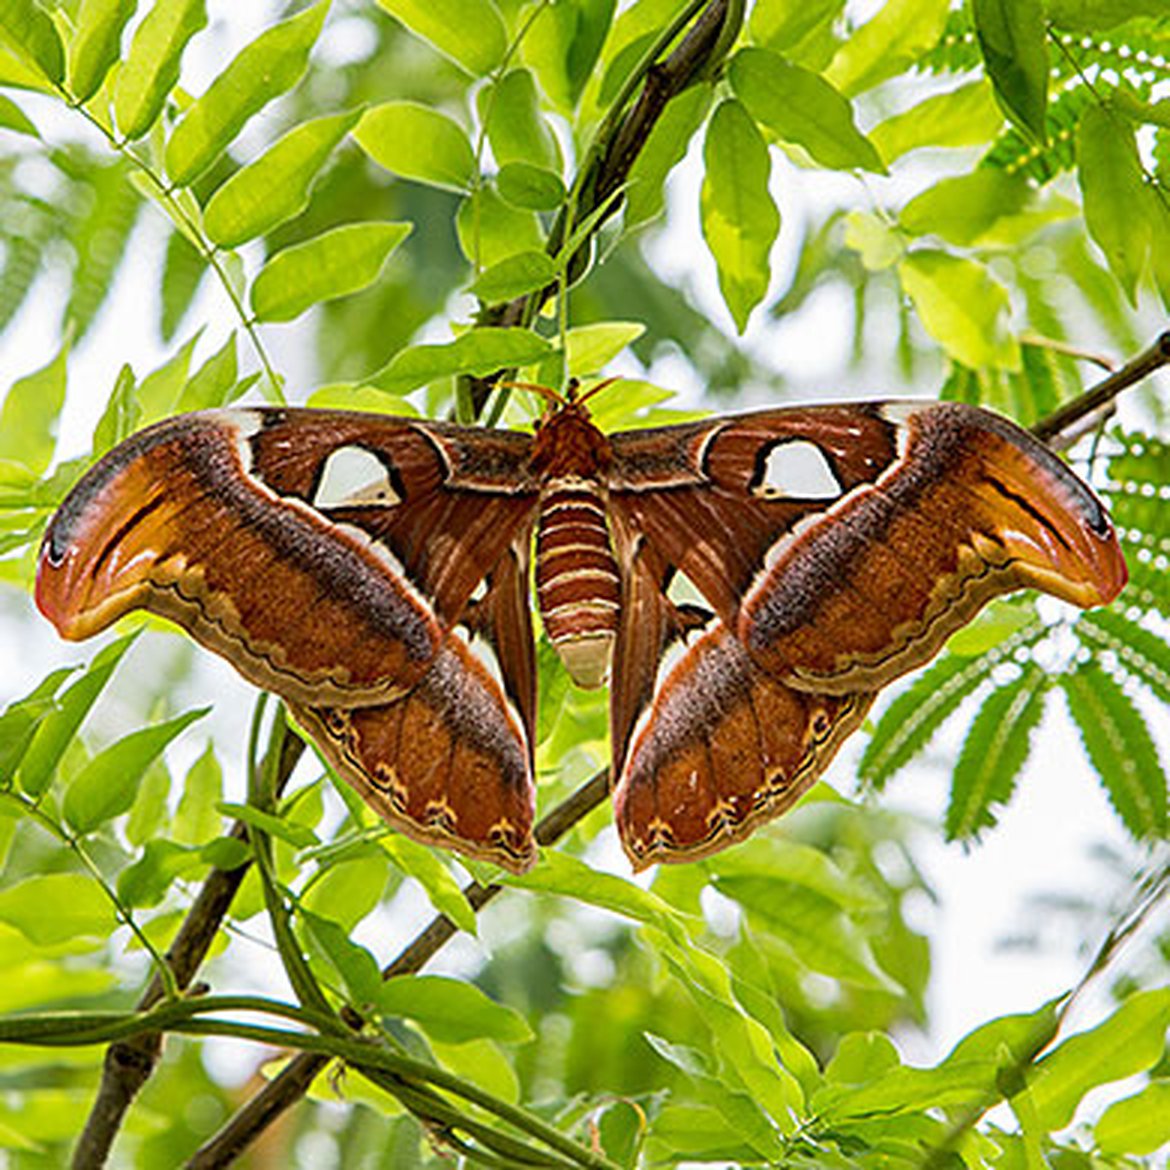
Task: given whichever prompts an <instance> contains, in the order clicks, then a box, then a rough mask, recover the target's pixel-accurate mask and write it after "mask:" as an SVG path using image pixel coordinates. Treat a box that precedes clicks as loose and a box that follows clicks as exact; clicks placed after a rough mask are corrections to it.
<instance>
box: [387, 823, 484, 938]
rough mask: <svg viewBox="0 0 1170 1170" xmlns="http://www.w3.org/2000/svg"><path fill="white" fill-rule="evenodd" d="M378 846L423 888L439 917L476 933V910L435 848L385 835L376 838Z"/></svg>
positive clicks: (390, 834) (399, 835)
mask: <svg viewBox="0 0 1170 1170" xmlns="http://www.w3.org/2000/svg"><path fill="white" fill-rule="evenodd" d="M378 844H379V845H380V846H381V847H382V849H384V850H385V852H386V856H387V857H389V858H390V860H391V861H392V862H393V863H394V864H395V865H396V866H397V867H398V868H399V869H400V870H401V871H402V872H403V873H404V874H406V875H407V876H408V877H412V878H414V880H415V881H416V882H418V884H419V885H420V886H422V888H423V890H425V891H426V895H427V897H428V898H429V899H430V901H431V905H432V906H433V907H434V908H435V910H436V911H437V912H438V913H439V914H445V915H446V916H447V917H448V918H450V919H451V921H452V922H453V923H455V925H456V926H457V927H459V929H460V930H465V931H466V932H467V933H468V934H471V935H474V934H475V932H476V928H477V926H478V922H477V919H476V916H475V911H474V910H473V909H472V908H471V905H470V904H469V903H468V901H467V897H466V895H465V894H464V893H463V890H462V889H461V888H460V886H459V883H458V882H457V881H456V880H455V877H454V875H453V874H452V873H451V871H450V869H448V868H447V865H446V864H445V863H444V862H443V861H442V860H441V859H440V857H439V855H438V853H437V852H436V851H435V850H434V849H430V848H428V847H427V846H426V845H420V844H419V843H418V842H417V841H412V840H411V839H410V838H409V837H404V836H403V835H402V834H401V833H387V834H386V835H385V836H383V837H381V838H380V839H379V841H378Z"/></svg>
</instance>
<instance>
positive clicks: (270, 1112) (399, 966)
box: [186, 772, 609, 1170]
mask: <svg viewBox="0 0 1170 1170" xmlns="http://www.w3.org/2000/svg"><path fill="white" fill-rule="evenodd" d="M608 792H609V773H608V772H598V773H597V774H596V775H595V776H593V777H592V778H591V779H590V780H588V781H586V782H585V783H584V784H583V785H582V786H581V787H580V788H578V789H577V791H576V792H574V793H573V794H572V795H571V796H569V797H567V798H566V799H565V800H563V801H561V803H560V804H558V805H557V806H556V807H555V808H553V809H551V810H550V811H549V812H548V813H547V814H546V815H545V816H544V817H542V818H541V820H540V822H539V823H538V824H537V826H536V830H535V836H536V840H537V843H538V844H540V845H552V844H554V843H555V842H556V841H558V840H560V838H561V837H563V836H564V835H565V834H566V833H567V832H568V831H569V830H570V829H571V828H572V827H573V826H574V825H576V824H577V823H578V822H579V821H580V820H582V819H583V818H584V817H585V816H587V815H588V814H589V813H591V812H592V811H593V810H594V809H595V808H596V807H597V806H598V805H599V804H601V802H602V801H604V800H605V798H606V796H607V795H608ZM502 891H503V887H502V886H499V885H495V884H492V885H488V886H484V885H480V883H479V882H471V883H470V884H468V885H467V886H466V887H465V888H464V891H463V892H464V895H465V896H466V898H467V901H468V902H469V903H470V905H471V907H472V909H473V910H476V911H478V910H480V909H482V908H483V907H484V906H486V905H487V904H488V902H490V901H492V899H494V898H495V897H496V896H497V895H498V894H500V893H501V892H502ZM457 931H458V927H457V926H456V925H455V923H454V922H452V921H451V919H450V918H448V917H447V916H446V915H445V914H438V915H436V916H435V917H434V918H433V919H432V920H431V921H430V923H428V924H427V926H426V927H424V928H423V930H421V931H420V932H419V933H418V934H417V935H416V936H415V937H414V939H412V940H411V942H409V943H408V944H407V945H406V946H405V947H404V948H403V949H402V950H401V951H400V952H399V953H398V955H397V957H396V958H395V959H394V960H393V961H392V962H390V963H389V964H388V965H387V966H386V967H384V968H383V970H382V978H383V979H390V978H393V977H394V976H395V975H412V974H414V973H415V972H417V971H419V970H421V969H422V967H423V966H424V965H425V964H426V963H427V962H428V961H429V960H430V959H431V958H433V957H434V955H435V954H436V953H437V952H438V951H439V950H440V949H441V948H442V947H443V946H444V945H445V944H446V943H447V942H448V941H449V940H450V939H451V938H452V937H453V936H454V935H455V934H456V933H457ZM342 1015H343V1018H345V1019H346V1022H347V1023H349V1024H351V1026H354V1027H355V1028H356V1027H360V1026H361V1023H362V1021H361V1018H360V1017H358V1016H356V1015H355V1014H353V1013H346V1012H343V1013H342ZM329 1060H330V1058H329V1057H326V1056H321V1055H319V1054H318V1053H315V1052H302V1053H300V1054H299V1055H298V1056H296V1057H294V1058H293V1059H292V1060H291V1061H289V1063H288V1064H287V1065H285V1067H284V1068H283V1069H282V1070H281V1071H280V1073H279V1074H278V1075H277V1076H275V1077H274V1078H273V1079H272V1080H271V1081H269V1082H268V1083H267V1084H266V1085H265V1086H264V1087H263V1088H262V1089H261V1090H260V1091H259V1092H258V1093H257V1094H256V1095H255V1096H254V1097H252V1098H251V1100H249V1101H247V1102H246V1103H245V1104H244V1105H243V1106H242V1107H241V1108H240V1110H239V1111H238V1112H237V1113H236V1114H235V1115H234V1116H233V1117H231V1118H230V1119H229V1120H228V1122H227V1124H226V1125H224V1126H223V1128H222V1129H220V1131H219V1132H218V1133H216V1134H214V1135H213V1136H212V1137H211V1138H210V1139H209V1140H208V1141H207V1142H206V1143H204V1145H202V1146H201V1147H200V1148H199V1149H198V1150H197V1151H196V1152H195V1154H193V1155H192V1157H191V1158H190V1160H189V1161H188V1162H187V1163H186V1166H187V1170H213V1168H215V1167H221V1166H229V1165H230V1164H231V1163H232V1162H233V1161H234V1160H235V1159H236V1158H237V1157H239V1155H240V1154H241V1153H243V1151H244V1150H245V1149H247V1147H248V1146H249V1145H251V1143H252V1142H254V1141H255V1140H256V1139H257V1138H258V1137H259V1136H260V1134H261V1133H263V1132H264V1130H265V1129H267V1128H268V1126H270V1125H271V1124H272V1123H273V1122H274V1121H276V1120H277V1118H279V1117H280V1115H281V1114H282V1113H284V1112H285V1110H287V1109H289V1108H291V1107H292V1106H293V1105H295V1104H296V1103H297V1102H298V1101H299V1100H300V1099H301V1098H302V1097H303V1096H304V1095H305V1093H306V1092H308V1089H309V1086H310V1085H311V1084H312V1083H313V1080H314V1079H315V1078H316V1077H317V1075H318V1074H319V1073H320V1072H321V1070H322V1069H324V1068H325V1066H326V1065H327V1064H328V1063H329Z"/></svg>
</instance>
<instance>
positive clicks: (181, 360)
mask: <svg viewBox="0 0 1170 1170" xmlns="http://www.w3.org/2000/svg"><path fill="white" fill-rule="evenodd" d="M198 344H199V334H198V333H196V334H194V335H193V336H192V337H190V338H189V339H188V340H187V341H186V342H184V344H183V345H181V346H180V347H179V348H178V349H177V350H176V351H175V353H174V354H173V355H172V356H171V357H169V358H167V360H166V361H165V362H163V364H162V365H161V366H159V367H158V368H157V369H155V370H151V371H150V373H149V374H147V375H146V377H145V378H143V379H142V383H141V385H140V386H139V387H138V390H137V392H136V394H135V400H136V402H137V404H138V406H139V408H140V410H141V416H140V418H139V420H138V421H139V423H140V424H141V425H146V424H147V423H152V422H155V421H157V420H158V419H160V418H164V417H165V416H166V415H169V414H172V413H174V410H175V407H176V406H177V405H178V402H179V398H180V396H181V395H182V393H183V387H184V386H185V385H186V384H187V371H188V370H189V369H190V368H191V357H192V355H193V354H194V353H195V347H196V346H197V345H198Z"/></svg>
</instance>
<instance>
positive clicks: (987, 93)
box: [869, 80, 1003, 163]
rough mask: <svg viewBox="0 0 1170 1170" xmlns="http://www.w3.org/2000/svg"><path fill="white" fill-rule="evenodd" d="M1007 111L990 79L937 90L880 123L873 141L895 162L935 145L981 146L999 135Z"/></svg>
mask: <svg viewBox="0 0 1170 1170" xmlns="http://www.w3.org/2000/svg"><path fill="white" fill-rule="evenodd" d="M1002 125H1003V114H1002V113H1001V112H1000V109H999V106H997V105H996V103H995V98H994V97H993V95H992V92H991V86H990V85H988V83H987V82H986V81H983V80H980V81H972V82H968V84H966V85H961V86H959V87H958V89H953V90H951V91H950V92H949V93H936V94H934V95H932V96H931V97H928V98H925V99H924V100H923V101H920V102H919V103H918V104H917V105H915V106H911V107H910V109H908V110H906V111H904V112H903V113H901V114H895V115H894V116H893V117H891V118H887V119H886V120H885V121H884V122H879V123H878V124H877V125H876V126H875V127H874V128H873V129H872V130H871V131H870V132H869V140H870V141H871V142H872V143H873V144H874V146H875V147H877V150H878V153H879V154H880V155H881V156H882V158H883V159H885V160H886V162H887V163H891V162H893V161H894V159H896V158H901V157H902V155H904V154H908V153H909V152H910V151H912V150H919V149H921V148H922V147H932V146H979V145H981V144H983V143H985V142H987V141H988V140H989V139H991V138H993V137H995V135H996V133H997V132H998V130H999V128H1000V127H1001V126H1002Z"/></svg>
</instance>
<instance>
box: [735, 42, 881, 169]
mask: <svg viewBox="0 0 1170 1170" xmlns="http://www.w3.org/2000/svg"><path fill="white" fill-rule="evenodd" d="M730 77H731V86H732V89H733V90H734V91H735V93H736V96H737V97H738V98H739V99H740V101H742V102H743V104H744V105H745V106H746V107H747V109H748V112H749V113H750V114H751V115H752V117H753V118H755V119H756V120H757V121H758V122H761V123H763V125H764V126H766V127H767V128H768V129H769V130H771V131H772V132H773V133H774V134H775V135H776V136H777V137H778V138H779V139H780V140H781V141H782V142H792V143H795V144H796V145H797V146H803V147H804V149H805V150H807V151H808V153H809V154H810V155H812V157H813V158H814V159H815V160H816V161H817V162H818V163H820V164H821V165H822V166H825V167H832V168H835V169H839V170H852V169H853V168H860V169H861V170H866V171H877V172H884V171H885V169H886V168H885V164H884V163H883V162H882V160H881V158H880V157H879V155H878V152H877V151H876V150H874V148H873V143H871V142H870V141H869V139H867V138H866V137H865V136H864V135H863V134H862V133H861V131H860V130H858V129H857V125H856V123H855V122H854V121H853V110H852V108H851V106H850V105H849V102H848V101H847V100H846V99H845V98H844V97H842V96H841V94H840V93H838V92H837V90H835V89H834V88H833V86H832V85H830V84H829V82H827V81H826V80H825V79H824V78H823V77H821V76H820V75H819V74H816V73H812V72H810V71H809V70H807V69H802V68H801V67H800V66H799V65H792V64H790V63H789V62H788V61H785V60H784V58H783V57H781V56H779V55H778V54H776V53H772V52H769V51H768V50H767V49H741V50H740V51H739V52H738V53H736V54H735V56H734V57H733V58H732V59H731V68H730Z"/></svg>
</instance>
